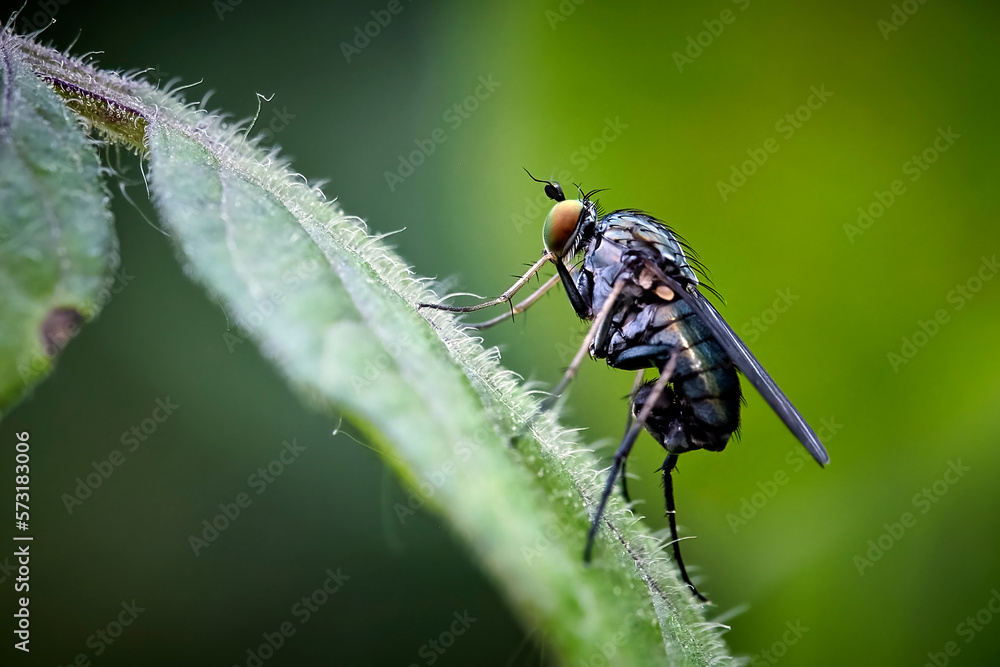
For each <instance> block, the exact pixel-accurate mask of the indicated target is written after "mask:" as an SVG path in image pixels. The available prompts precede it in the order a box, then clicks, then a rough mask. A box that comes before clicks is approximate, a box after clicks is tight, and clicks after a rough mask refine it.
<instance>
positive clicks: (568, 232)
mask: <svg viewBox="0 0 1000 667" xmlns="http://www.w3.org/2000/svg"><path fill="white" fill-rule="evenodd" d="M582 213H583V202H581V201H580V200H579V199H567V200H566V201H561V202H559V203H558V204H556V205H555V206H553V207H552V210H551V211H549V215H548V217H546V218H545V226H544V227H542V241H543V242H544V243H545V249H546V250H547V251H549V252H551V253H553V254H554V255H555V256H556V257H563V256H565V255H566V253H567V252H569V251H570V250H571V249H572V247H573V241H574V240H575V238H576V237H577V235H578V229H579V223H580V215H581V214H582Z"/></svg>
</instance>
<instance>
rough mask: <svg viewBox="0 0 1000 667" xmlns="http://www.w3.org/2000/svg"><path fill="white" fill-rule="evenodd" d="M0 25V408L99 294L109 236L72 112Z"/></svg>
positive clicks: (96, 169)
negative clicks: (23, 58)
mask: <svg viewBox="0 0 1000 667" xmlns="http://www.w3.org/2000/svg"><path fill="white" fill-rule="evenodd" d="M15 46H16V43H15V42H13V41H12V40H11V39H9V38H8V37H6V36H4V35H2V34H0V294H2V295H3V296H2V297H0V323H2V325H0V417H2V415H3V412H4V410H6V409H8V408H9V407H10V406H11V405H12V404H13V403H14V402H16V401H17V400H18V398H20V397H21V396H22V395H23V394H24V392H25V391H27V389H28V388H29V387H31V385H33V384H34V383H35V382H36V381H38V380H39V379H41V378H42V377H43V376H44V375H46V374H47V373H48V372H49V370H50V369H51V366H52V362H53V360H54V358H55V357H56V355H57V354H58V353H59V351H60V350H61V349H62V348H63V347H64V346H65V345H66V344H67V343H68V342H69V340H70V339H71V338H72V337H73V336H74V335H76V333H77V332H78V330H79V327H80V325H81V324H82V323H83V321H84V320H85V319H90V318H92V317H94V316H95V315H96V314H97V312H98V311H100V309H101V307H102V306H103V305H104V303H105V302H106V301H107V298H108V295H109V292H108V289H107V286H108V280H109V276H110V271H111V269H112V268H113V267H114V265H115V264H117V241H116V238H115V236H114V229H113V227H112V220H111V213H110V211H109V210H108V206H107V203H108V197H107V194H106V192H105V190H104V187H103V185H102V182H101V179H100V165H99V162H98V159H97V153H96V151H95V148H94V145H93V144H92V143H91V142H90V140H89V139H88V138H87V137H86V135H85V133H84V131H83V128H82V127H81V125H80V120H79V118H78V117H77V116H76V115H74V114H72V113H71V112H70V111H69V110H68V109H67V108H66V105H65V104H64V103H63V102H62V100H60V99H59V97H58V96H57V95H56V94H55V93H54V92H52V90H51V89H49V87H48V86H46V85H45V83H43V82H42V81H41V80H40V79H39V78H38V77H37V76H35V74H34V73H33V72H32V70H31V69H29V68H28V67H26V66H25V64H24V63H23V62H22V59H21V56H20V55H19V53H18V51H17V49H16V48H15Z"/></svg>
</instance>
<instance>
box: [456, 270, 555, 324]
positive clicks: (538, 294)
mask: <svg viewBox="0 0 1000 667" xmlns="http://www.w3.org/2000/svg"><path fill="white" fill-rule="evenodd" d="M558 283H559V276H558V274H557V275H554V276H552V277H551V278H549V279H548V280H546V281H545V283H544V284H543V285H542V286H541V287H539V288H538V289H536V290H535V291H534V292H532V293H531V296H529V297H528V298H526V299H525V300H524V301H522V302H521V303H519V304H517V305H516V306H514V307H513V308H511V309H510V312H509V313H504V314H503V315H497V316H496V317H494V318H493V319H491V320H486V321H485V322H474V323H472V324H466V325H465V326H466V327H468V328H470V329H477V330H479V331H482V330H483V329H489V328H490V327H491V326H493V325H494V324H500V323H501V322H503V321H504V320H506V319H508V318H509V319H514V316H515V315H517V314H518V313H523V312H524V311H526V310H527V309H528V308H530V307H531V305H532V304H534V303H535V302H536V301H538V300H539V299H540V298H542V295H544V294H545V293H546V292H548V291H549V290H550V289H552V288H553V287H555V286H556V285H557V284H558Z"/></svg>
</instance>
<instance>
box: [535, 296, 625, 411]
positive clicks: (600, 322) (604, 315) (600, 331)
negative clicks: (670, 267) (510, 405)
mask: <svg viewBox="0 0 1000 667" xmlns="http://www.w3.org/2000/svg"><path fill="white" fill-rule="evenodd" d="M623 289H625V279H624V278H619V279H618V280H617V281H615V284H614V287H612V289H611V294H609V295H608V298H607V299H606V300H605V301H604V305H603V306H602V307H601V312H599V313H598V314H597V317H595V318H594V322H593V324H591V325H590V330H589V331H588V332H587V335H586V336H585V337H584V339H583V343H582V344H581V345H580V349H579V350H577V351H576V356H574V357H573V361H571V362H570V364H569V368H567V369H566V373H565V374H564V375H563V377H562V380H560V381H559V384H557V385H556V387H555V389H553V390H552V393H551V394H550V395H549V397H548V398H546V399H545V400H544V401H542V412H546V411H547V410H549V409H550V408H551V407H552V406H553V405H555V402H556V401H557V400H559V397H560V396H561V395H562V393H563V392H564V391H565V390H566V387H568V386H569V383H570V382H572V381H573V378H575V377H576V374H577V371H579V370H580V364H582V363H583V358H584V357H585V356H587V352H588V351H589V350H590V344H591V343H592V342H594V339H595V338H597V337H598V335H600V336H601V337H602V338H603V337H604V336H606V335H607V331H608V327H609V326H610V324H611V319H610V317H611V311H612V310H613V309H614V307H615V303H616V302H617V301H618V297H619V296H621V293H622V290H623Z"/></svg>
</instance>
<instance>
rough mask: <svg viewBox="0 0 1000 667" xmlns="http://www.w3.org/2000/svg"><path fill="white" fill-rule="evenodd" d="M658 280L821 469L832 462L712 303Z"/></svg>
mask: <svg viewBox="0 0 1000 667" xmlns="http://www.w3.org/2000/svg"><path fill="white" fill-rule="evenodd" d="M657 273H659V278H660V279H661V280H662V281H663V282H664V283H666V285H667V286H668V287H670V289H672V290H673V291H674V292H676V293H677V294H678V295H679V296H680V297H681V298H682V299H684V301H686V302H687V304H688V305H689V306H691V310H693V311H694V312H695V314H696V315H697V316H698V317H700V318H701V321H702V322H704V323H705V325H706V326H708V328H709V329H711V330H712V334H713V335H715V339H716V340H717V341H719V345H721V346H722V349H724V350H725V351H726V354H728V355H729V358H730V359H732V361H733V363H734V364H736V367H737V368H739V369H740V371H741V372H742V373H743V375H745V376H746V378H747V380H749V381H750V384H752V385H753V386H754V388H755V389H756V390H757V391H758V392H759V393H760V395H761V396H763V397H764V400H765V401H767V404H768V405H770V406H771V409H772V410H774V412H775V413H777V415H778V416H779V417H780V418H781V421H783V422H785V426H787V427H788V430H790V431H791V432H792V434H793V435H795V437H796V438H798V439H799V442H801V443H802V446H803V447H805V448H806V449H808V450H809V453H810V454H812V457H813V458H814V459H816V462H817V463H819V464H820V465H826V464H827V463H829V462H830V455H829V454H827V453H826V448H825V447H823V443H822V442H820V439H819V436H817V435H816V433H815V431H813V430H812V428H811V427H810V426H809V424H807V423H806V420H805V419H803V418H802V415H800V414H799V411H798V410H796V409H795V406H794V405H792V402H791V401H789V400H788V397H787V396H785V394H784V392H782V391H781V389H780V388H779V387H778V385H777V384H775V382H774V380H773V379H771V376H770V375H768V374H767V371H765V370H764V367H763V366H761V365H760V362H759V361H757V358H756V357H754V356H753V354H752V353H751V352H750V350H749V349H748V348H747V346H746V344H745V343H744V342H743V341H742V340H740V337H739V336H737V335H736V332H735V331H733V329H732V327H730V326H729V324H728V323H727V322H726V320H724V319H723V318H722V315H720V314H719V311H717V310H716V309H715V306H713V305H712V302H711V301H709V300H708V299H706V298H705V296H704V295H703V294H702V293H701V292H699V291H698V289H697V288H696V287H694V286H693V285H691V286H689V287H688V288H684V287H682V286H681V285H680V283H678V282H677V281H676V280H674V279H673V278H671V277H670V276H668V275H667V274H665V273H663V272H662V271H659V270H658V268H657Z"/></svg>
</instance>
